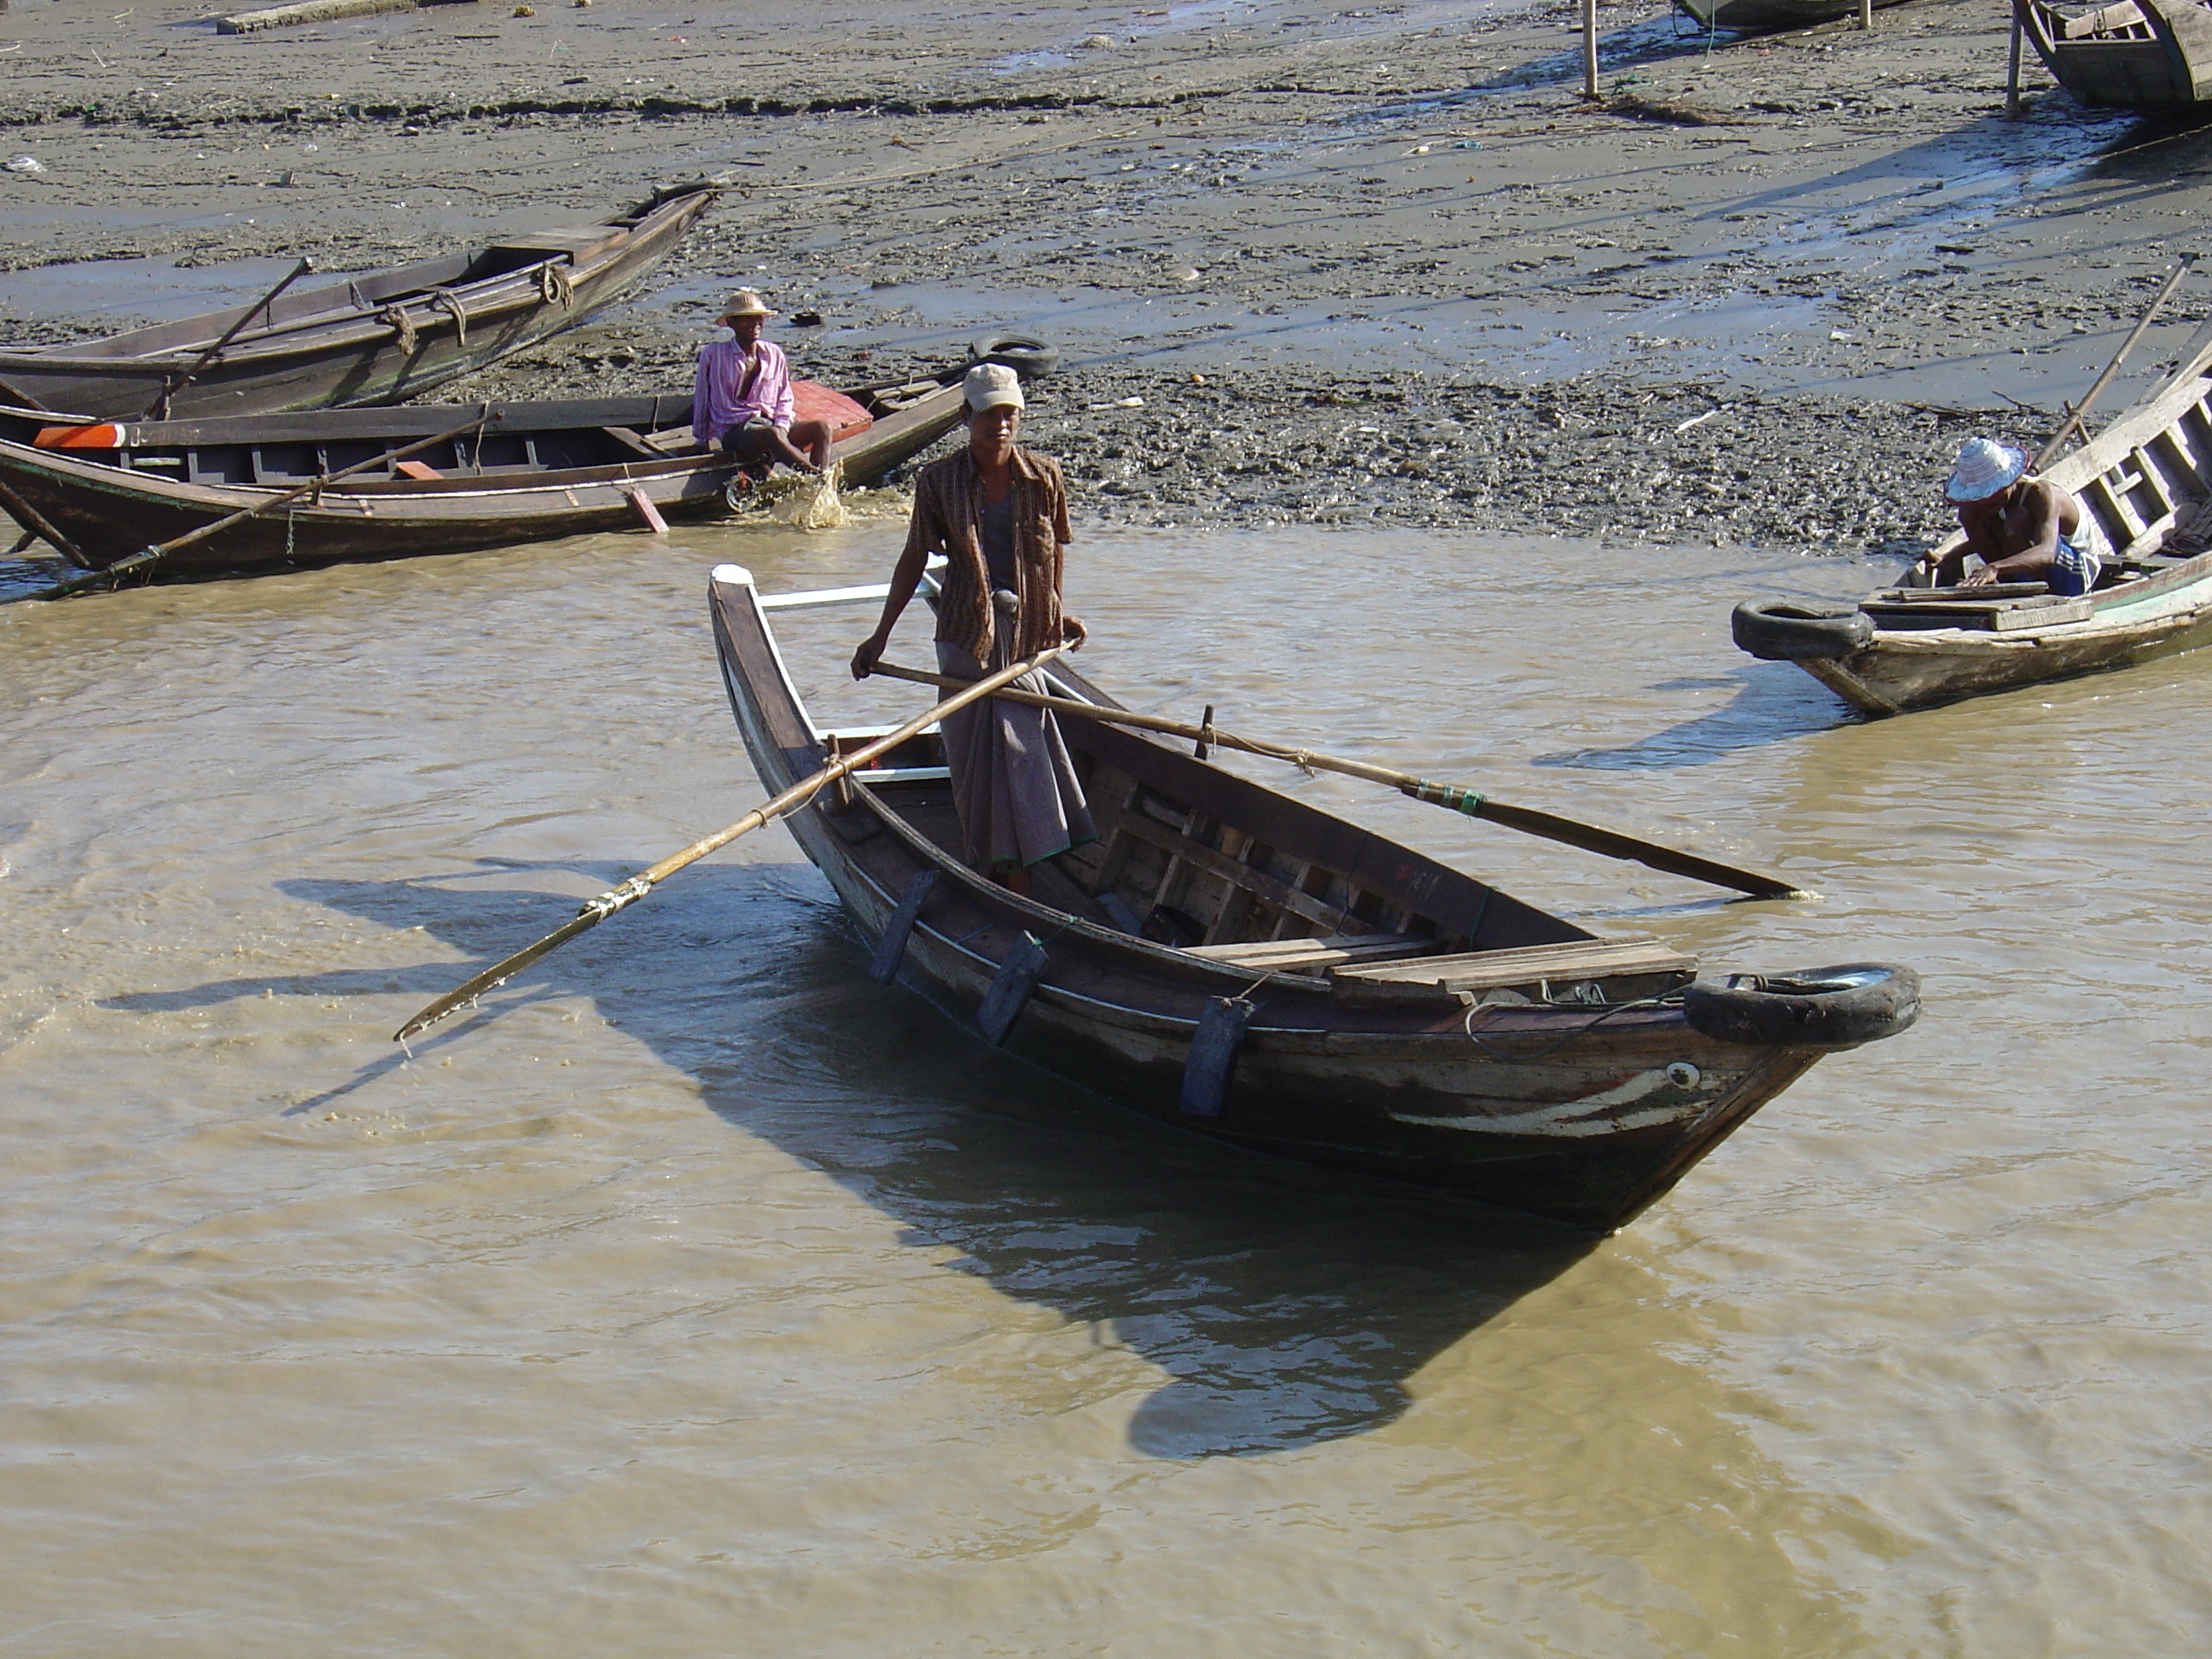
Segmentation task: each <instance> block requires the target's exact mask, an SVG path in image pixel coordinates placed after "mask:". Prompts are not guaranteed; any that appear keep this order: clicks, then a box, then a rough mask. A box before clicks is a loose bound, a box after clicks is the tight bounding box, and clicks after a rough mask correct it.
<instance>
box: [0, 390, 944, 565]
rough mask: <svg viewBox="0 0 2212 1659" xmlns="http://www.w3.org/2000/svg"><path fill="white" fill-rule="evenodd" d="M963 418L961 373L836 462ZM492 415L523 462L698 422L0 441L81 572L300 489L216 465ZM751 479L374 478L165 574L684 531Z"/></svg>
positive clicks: (631, 407) (6, 490)
mask: <svg viewBox="0 0 2212 1659" xmlns="http://www.w3.org/2000/svg"><path fill="white" fill-rule="evenodd" d="M921 384H924V385H927V384H930V383H928V382H923V383H921ZM959 407H960V392H959V389H958V386H957V384H955V383H953V381H952V378H951V376H949V375H948V376H945V377H943V379H942V380H940V382H939V383H937V384H936V386H935V389H934V390H933V391H931V392H927V393H925V394H921V395H919V396H918V397H917V398H916V399H915V401H914V402H912V403H910V404H907V405H905V406H904V407H902V408H900V409H899V410H896V412H891V413H888V414H886V415H885V416H883V417H882V418H878V419H877V420H876V421H875V422H874V423H873V424H872V425H871V426H869V427H868V428H866V430H864V431H860V432H859V433H857V434H855V435H853V436H850V437H848V438H846V439H843V440H841V441H839V442H838V443H837V444H836V446H835V447H833V451H832V453H833V457H834V458H835V459H837V460H839V461H842V463H843V464H844V466H845V471H846V477H847V478H848V480H849V481H850V482H851V483H855V484H866V483H872V482H873V481H874V480H876V479H877V478H879V477H881V476H882V475H883V474H884V473H885V472H887V471H890V470H891V469H892V468H893V467H896V466H897V465H901V464H902V463H903V462H905V461H907V460H908V459H912V458H913V457H914V456H915V455H917V454H919V453H921V452H922V451H923V450H925V449H927V447H929V446H930V445H932V444H933V443H935V442H936V441H938V440H939V438H941V437H942V436H944V435H945V433H947V432H949V431H950V430H951V428H953V426H954V425H956V424H957V422H958V420H959ZM477 414H482V415H484V416H486V421H485V432H486V436H485V438H484V440H483V443H484V445H485V446H487V447H489V446H491V445H495V444H497V445H505V446H507V451H506V453H518V454H524V455H534V454H537V453H540V449H541V447H542V448H543V449H544V450H548V451H550V450H554V449H556V448H561V447H564V446H565V447H572V448H573V447H574V445H576V444H577V443H579V442H580V441H583V440H586V439H590V440H592V441H597V442H598V443H599V444H600V445H601V446H602V447H607V446H611V444H612V443H613V442H614V440H612V439H610V438H608V437H606V434H607V433H609V432H610V430H611V429H615V428H628V429H629V430H630V431H631V432H632V434H633V435H635V432H636V430H637V429H638V428H643V429H644V430H647V431H651V430H654V429H659V428H676V429H678V431H679V432H680V430H681V428H683V427H684V425H685V424H686V423H688V422H689V421H690V398H689V396H688V395H683V396H670V397H665V398H611V399H589V400H574V401H570V402H565V403H541V404H513V405H507V406H504V407H491V406H485V405H478V406H476V407H475V408H471V406H469V405H465V404H453V405H437V404H415V405H410V407H408V408H407V409H405V410H374V411H326V412H322V413H319V414H313V415H306V416H282V417H263V416H255V417H251V418H250V419H243V420H232V421H208V422H189V423H187V422H167V423H162V424H159V425H152V426H126V427H124V428H120V431H119V434H118V435H120V436H122V437H123V438H125V440H126V441H127V442H128V443H130V444H131V445H134V446H139V447H140V448H138V449H126V450H120V451H91V452H84V451H78V450H73V449H66V448H60V449H49V448H40V447H36V446H34V445H29V444H22V443H15V442H10V441H0V506H9V497H13V498H14V501H15V502H18V503H20V504H21V506H22V507H27V508H28V509H29V510H30V513H33V514H35V515H36V516H37V517H38V518H39V519H41V520H44V521H45V522H46V524H47V525H48V526H52V529H54V530H55V531H56V532H58V533H59V535H60V536H61V537H62V538H64V540H66V541H67V542H68V544H70V550H73V552H74V555H75V556H76V562H79V563H81V564H82V565H83V566H85V567H87V568H94V569H104V568H107V567H108V566H110V565H112V564H114V563H115V562H118V560H121V559H123V558H125V557H127V556H130V555H131V554H132V553H134V552H136V551H137V550H139V549H141V548H143V547H147V546H149V545H154V544H161V543H167V542H170V541H173V540H175V539H176V538H179V537H181V536H185V535H187V534H190V533H191V532H197V531H199V530H203V529H205V528H207V527H209V526H212V525H215V524H216V523H217V522H219V521H220V520H223V519H226V518H228V517H229V516H230V515H231V514H233V513H240V512H243V511H246V510H247V509H249V508H252V507H267V506H268V504H269V503H270V502H272V501H276V499H277V498H278V497H280V496H281V495H283V494H284V489H282V488H278V487H275V486H258V485H241V484H229V483H195V482H192V481H191V477H190V473H191V471H192V470H193V469H194V468H197V467H199V466H200V464H201V463H202V462H204V461H208V460H210V459H211V460H213V461H214V462H216V464H217V467H218V469H224V470H231V471H241V472H244V473H248V474H258V472H259V471H261V463H262V460H263V459H264V458H266V457H270V456H273V455H276V454H280V453H281V454H282V455H283V456H285V457H287V458H289V460H290V464H291V465H310V463H309V462H307V460H304V459H300V458H302V457H311V456H343V455H347V454H349V453H352V449H353V448H360V449H362V450H363V451H364V452H366V451H367V450H368V449H370V448H371V447H392V448H398V447H404V446H405V444H406V443H407V442H408V441H409V440H410V438H411V437H412V436H415V435H421V436H432V435H436V434H438V433H441V432H448V431H451V430H452V429H453V428H456V427H459V426H462V425H465V424H466V423H467V422H469V420H470V418H471V416H472V415H477ZM167 434H174V435H179V437H181V438H182V439H183V440H184V442H183V443H182V444H181V445H180V446H179V447H173V448H170V447H161V440H162V438H163V437H164V435H167ZM472 441H475V440H473V439H471V440H466V441H464V447H462V448H461V449H460V450H459V452H456V451H455V450H454V448H453V446H452V445H451V444H448V445H447V446H446V447H444V448H443V449H442V450H439V451H434V452H430V453H431V454H432V455H433V456H434V458H435V460H436V461H437V462H439V463H440V464H441V465H442V466H443V467H457V468H458V467H459V466H460V465H461V464H462V463H464V462H465V460H466V459H467V458H468V456H469V455H470V453H471V451H470V450H469V449H468V448H467V447H466V444H467V443H468V442H472ZM148 447H151V448H153V449H154V451H155V453H170V454H175V455H179V456H183V457H189V458H191V462H192V466H191V467H186V468H185V469H184V471H185V474H186V476H181V477H166V476H160V475H159V474H157V473H155V472H154V471H149V470H147V469H146V468H144V467H143V465H140V466H126V465H120V464H119V463H118V461H117V460H116V459H109V458H112V457H115V456H118V455H124V454H138V453H143V449H145V448H148ZM647 447H650V446H647ZM474 453H477V455H481V454H482V453H484V451H483V449H481V448H480V449H478V450H477V451H475V452H474ZM429 470H431V471H438V470H440V468H439V467H435V466H434V467H432V468H430V469H429ZM743 473H744V465H743V463H741V462H738V461H734V460H732V459H730V458H729V457H727V456H726V455H723V454H720V453H700V452H693V453H678V454H670V455H664V456H658V457H655V458H648V457H647V456H646V455H643V454H641V455H640V456H639V458H638V459H635V460H624V461H620V462H617V463H615V464H612V465H584V466H556V467H551V468H539V469H518V470H514V471H492V472H489V473H485V474H483V476H477V477H468V476H455V477H430V478H424V479H410V478H406V477H395V476H390V475H386V476H377V475H375V474H374V473H372V474H370V475H365V476H364V477H362V479H361V480H360V481H359V482H357V483H356V482H349V481H341V482H340V483H336V484H334V485H332V486H331V487H330V488H328V489H324V490H322V491H320V492H319V493H317V494H313V495H307V496H305V497H303V498H301V499H300V500H298V501H294V502H292V503H289V504H288V505H285V506H283V507H271V508H270V510H268V511H265V512H264V513H262V515H261V516H259V517H256V518H252V519H247V520H242V521H241V522H240V523H237V524H234V525H232V526H229V527H228V528H227V529H225V530H222V531H221V532H218V533H216V534H215V535H213V536H210V537H209V538H207V539H205V540H204V541H202V542H199V543H197V544H194V545H192V546H191V547H187V548H184V549H180V550H178V551H177V552H176V553H174V554H172V555H170V556H167V557H165V558H164V559H163V560H162V561H161V564H160V566H159V567H158V568H159V569H160V570H161V573H162V574H166V575H177V576H195V575H202V576H204V575H210V574H222V573H226V572H251V571H255V570H266V569H270V568H296V567H301V566H308V565H316V564H329V563H334V562H343V561H349V560H366V559H390V558H399V557H414V556H422V555H428V554H436V553H458V552H464V551H467V550H471V549H476V548H484V547H499V546H505V545H509V544H514V543H518V542H528V541H542V540H548V539H551V538H557V537H562V536H575V535H584V534H587V533H595V532H610V531H620V530H642V529H645V528H647V527H648V520H647V518H646V516H645V514H644V513H643V512H642V510H641V508H640V507H639V506H638V499H637V498H640V497H641V498H642V499H643V500H645V501H647V502H649V503H650V504H651V505H652V507H653V510H654V511H655V512H657V513H659V515H660V516H661V518H662V519H663V520H665V521H668V522H671V523H674V522H680V521H684V520H697V519H701V518H708V517H713V516H715V515H718V514H720V513H725V512H726V511H727V510H728V508H727V506H726V501H725V495H724V492H725V491H726V489H727V488H728V487H729V486H730V485H731V484H732V483H733V482H736V481H738V479H739V478H740V477H741V475H742V474H743ZM310 476H312V474H310ZM287 487H289V486H287ZM9 510H10V511H11V512H12V511H14V510H15V509H14V507H12V506H9Z"/></svg>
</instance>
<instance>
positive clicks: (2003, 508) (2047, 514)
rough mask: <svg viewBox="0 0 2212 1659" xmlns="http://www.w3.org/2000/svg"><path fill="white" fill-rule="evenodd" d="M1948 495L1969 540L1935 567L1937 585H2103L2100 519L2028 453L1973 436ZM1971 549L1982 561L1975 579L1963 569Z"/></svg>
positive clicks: (2058, 588)
mask: <svg viewBox="0 0 2212 1659" xmlns="http://www.w3.org/2000/svg"><path fill="white" fill-rule="evenodd" d="M1943 493H1944V495H1947V496H1948V497H1949V498H1950V499H1951V500H1952V501H1954V502H1955V503H1956V504H1957V506H1958V508H1959V528H1960V530H1962V531H1964V532H1966V545H1964V546H1963V547H1960V548H1957V549H1954V550H1953V551H1952V552H1951V553H1950V554H1949V555H1948V556H1947V557H1945V558H1944V559H1943V560H1942V562H1941V563H1939V564H1938V565H1937V566H1936V569H1935V573H1934V581H1935V586H1938V587H1946V586H1950V585H1951V584H1953V583H1954V582H1955V583H1957V584H1958V585H1959V586H1962V587H1980V586H1984V585H1986V584H1988V583H1990V582H2042V583H2044V584H2045V585H2046V586H2049V588H2050V589H2051V592H2054V593H2063V594H2067V595H2069V596H2071V595H2075V594H2081V593H2087V592H2088V591H2089V590H2090V589H2091V588H2093V587H2094V586H2096V585H2097V573H2098V572H2099V571H2100V569H2102V568H2103V561H2102V560H2101V559H2100V557H2099V556H2098V550H2097V534H2096V530H2097V526H2096V523H2095V521H2094V520H2092V519H2090V518H2089V517H2088V516H2087V514H2086V513H2083V512H2082V511H2081V502H2079V501H2075V499H2074V497H2073V496H2072V495H2069V494H2068V493H2067V492H2066V491H2065V490H2063V489H2059V488H2058V486H2057V485H2056V484H2054V483H2047V482H2046V481H2045V480H2044V479H2042V478H2039V477H2033V476H2031V475H2030V474H2029V473H2028V471H2027V452H2026V451H2024V450H2019V449H2015V448H2014V447H2012V446H2011V445H2010V444H2001V443H1998V442H1996V441H1994V440H1992V439H1989V438H1969V439H1967V440H1966V442H1965V443H1964V444H1961V445H1960V447H1959V460H1958V465H1956V466H1954V468H1953V469H1952V471H1951V476H1950V477H1949V478H1948V480H1947V481H1946V482H1945V483H1944V485H1943ZM1969 553H1972V554H1974V555H1976V556H1978V557H1979V558H1980V559H1981V561H1982V564H1981V568H1979V569H1978V570H1976V571H1975V572H1974V573H1973V574H1972V575H1970V576H1969V575H1965V574H1962V573H1963V572H1964V571H1965V569H1966V556H1967V555H1968V554H1969Z"/></svg>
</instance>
